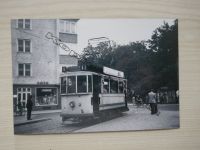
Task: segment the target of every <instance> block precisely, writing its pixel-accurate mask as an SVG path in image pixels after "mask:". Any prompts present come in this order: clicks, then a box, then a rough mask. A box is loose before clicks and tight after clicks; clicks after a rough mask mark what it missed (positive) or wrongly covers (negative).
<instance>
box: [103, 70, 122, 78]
mask: <svg viewBox="0 0 200 150" xmlns="http://www.w3.org/2000/svg"><path fill="white" fill-rule="evenodd" d="M103 73H105V74H108V75H112V76H116V77H120V78H124V72H122V71H119V70H115V69H112V68H108V67H103Z"/></svg>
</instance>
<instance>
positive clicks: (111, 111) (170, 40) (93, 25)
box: [11, 18, 181, 134]
mask: <svg viewBox="0 0 200 150" xmlns="http://www.w3.org/2000/svg"><path fill="white" fill-rule="evenodd" d="M11 49H12V78H13V96H12V97H13V118H14V121H13V122H14V124H13V126H14V133H15V134H52V133H57V134H58V133H67V134H69V133H91V132H111V131H112V132H113V131H114V132H118V131H128V132H131V131H139V130H156V129H159V130H160V129H177V128H179V127H180V121H179V67H178V66H179V63H178V62H179V59H178V19H131V18H124V19H123V18H119V19H117V18H115V19H112V18H110V19H12V20H11ZM180 100H181V99H180Z"/></svg>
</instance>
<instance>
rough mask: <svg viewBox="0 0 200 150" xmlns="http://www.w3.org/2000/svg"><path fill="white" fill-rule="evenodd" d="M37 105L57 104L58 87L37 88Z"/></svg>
mask: <svg viewBox="0 0 200 150" xmlns="http://www.w3.org/2000/svg"><path fill="white" fill-rule="evenodd" d="M35 105H36V106H48V105H57V88H36V102H35Z"/></svg>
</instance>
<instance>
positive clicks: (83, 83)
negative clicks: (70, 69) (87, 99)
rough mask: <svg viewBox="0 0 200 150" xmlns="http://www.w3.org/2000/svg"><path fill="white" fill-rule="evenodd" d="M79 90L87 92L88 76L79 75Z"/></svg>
mask: <svg viewBox="0 0 200 150" xmlns="http://www.w3.org/2000/svg"><path fill="white" fill-rule="evenodd" d="M77 92H78V93H86V92H87V79H86V76H77Z"/></svg>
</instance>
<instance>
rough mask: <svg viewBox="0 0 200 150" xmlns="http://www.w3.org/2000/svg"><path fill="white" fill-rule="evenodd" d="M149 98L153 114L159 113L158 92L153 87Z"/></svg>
mask: <svg viewBox="0 0 200 150" xmlns="http://www.w3.org/2000/svg"><path fill="white" fill-rule="evenodd" d="M148 99H149V104H150V107H151V114H152V115H153V114H157V111H158V109H157V104H156V93H154V92H153V89H151V91H150V92H149V93H148Z"/></svg>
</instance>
